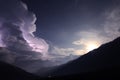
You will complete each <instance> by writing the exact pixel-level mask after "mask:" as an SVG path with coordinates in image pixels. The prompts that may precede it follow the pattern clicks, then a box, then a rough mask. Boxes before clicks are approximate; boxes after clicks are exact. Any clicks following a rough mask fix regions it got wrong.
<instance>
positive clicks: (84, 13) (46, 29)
mask: <svg viewBox="0 0 120 80" xmlns="http://www.w3.org/2000/svg"><path fill="white" fill-rule="evenodd" d="M23 2H25V3H26V4H27V5H28V9H29V10H30V11H32V12H34V13H35V14H36V16H37V21H36V25H37V31H36V32H35V33H34V34H35V35H36V36H38V37H42V38H43V39H45V40H46V41H49V42H50V43H51V44H52V45H55V46H57V47H60V48H80V47H81V46H82V45H81V46H76V45H73V44H72V43H73V42H74V41H77V40H80V39H81V36H78V35H76V34H77V33H79V32H81V31H86V32H89V31H88V30H91V29H94V30H95V32H94V31H90V33H91V32H93V33H91V34H97V33H96V32H99V31H103V28H104V26H105V24H106V17H107V16H109V14H106V13H110V12H112V10H114V9H115V8H118V6H119V3H120V1H119V0H23ZM104 32H105V31H103V32H100V35H101V34H102V33H103V34H102V35H103V36H105V37H106V34H104ZM83 35H84V36H86V35H89V36H90V37H91V35H90V34H89V33H88V34H83ZM85 39H86V38H85ZM92 39H93V38H92ZM88 40H89V39H88ZM102 40H103V38H102ZM104 42H106V40H103V41H102V42H100V45H101V44H102V43H104Z"/></svg>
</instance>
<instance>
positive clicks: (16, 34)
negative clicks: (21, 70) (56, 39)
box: [0, 0, 49, 57]
mask: <svg viewBox="0 0 120 80" xmlns="http://www.w3.org/2000/svg"><path fill="white" fill-rule="evenodd" d="M35 21H36V16H35V14H33V13H32V12H30V11H28V9H27V6H26V5H25V4H24V3H22V2H20V1H18V0H11V1H10V0H0V46H6V47H7V48H9V49H21V50H32V51H36V52H40V53H41V54H42V55H43V56H44V57H45V56H46V55H47V51H48V48H49V46H48V44H47V43H46V42H45V40H44V39H42V38H36V37H35V36H34V34H33V32H35V31H36V25H35Z"/></svg>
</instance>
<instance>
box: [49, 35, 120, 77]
mask: <svg viewBox="0 0 120 80" xmlns="http://www.w3.org/2000/svg"><path fill="white" fill-rule="evenodd" d="M119 71H120V37H118V38H117V39H115V40H113V41H111V42H109V43H106V44H103V45H101V46H100V47H99V48H97V49H95V50H93V51H90V52H88V53H87V54H85V55H83V56H81V57H79V58H78V59H76V60H73V61H70V62H68V63H67V64H64V65H61V66H59V67H57V68H56V69H54V71H52V72H50V73H49V75H48V76H51V77H63V78H65V77H66V78H70V77H74V78H75V77H79V78H80V79H82V78H83V77H88V76H90V77H95V76H99V75H101V76H107V75H110V76H109V78H110V77H115V76H117V72H119ZM74 78H73V79H74ZM103 79H104V78H103Z"/></svg>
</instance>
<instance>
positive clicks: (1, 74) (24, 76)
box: [0, 61, 37, 80]
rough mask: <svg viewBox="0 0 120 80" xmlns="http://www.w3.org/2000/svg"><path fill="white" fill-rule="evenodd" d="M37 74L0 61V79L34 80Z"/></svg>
mask: <svg viewBox="0 0 120 80" xmlns="http://www.w3.org/2000/svg"><path fill="white" fill-rule="evenodd" d="M35 79H37V76H35V75H33V74H30V73H28V72H26V71H24V70H22V69H20V68H17V67H15V66H12V65H10V64H8V63H4V62H1V61H0V80H35Z"/></svg>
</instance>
